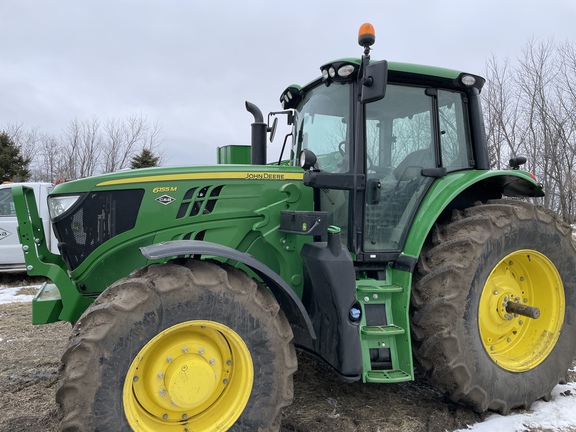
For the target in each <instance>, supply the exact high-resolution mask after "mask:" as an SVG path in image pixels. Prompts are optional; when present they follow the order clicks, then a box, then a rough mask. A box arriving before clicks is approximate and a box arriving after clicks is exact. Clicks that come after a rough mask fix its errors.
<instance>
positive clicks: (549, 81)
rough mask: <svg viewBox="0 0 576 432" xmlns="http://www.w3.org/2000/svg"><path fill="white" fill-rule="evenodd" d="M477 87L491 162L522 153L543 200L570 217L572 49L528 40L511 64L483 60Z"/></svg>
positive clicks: (574, 104) (573, 203)
mask: <svg viewBox="0 0 576 432" xmlns="http://www.w3.org/2000/svg"><path fill="white" fill-rule="evenodd" d="M487 77H488V85H487V86H486V90H485V91H484V92H483V101H484V105H485V115H486V126H487V137H488V141H489V145H490V153H491V156H492V157H493V163H494V166H495V167H497V168H503V167H504V165H505V161H506V160H507V159H508V158H509V157H511V156H516V155H524V156H527V157H528V161H529V162H528V165H527V169H528V170H529V171H531V172H534V173H535V174H536V176H537V177H538V179H539V181H541V182H542V184H543V185H544V188H545V190H546V193H547V194H546V197H544V200H543V204H544V205H545V206H546V207H549V208H552V209H553V210H555V211H557V212H558V213H559V214H560V215H561V216H562V217H563V218H564V219H565V220H566V221H568V222H573V221H574V219H575V218H576V209H575V207H576V179H575V178H574V177H575V173H574V168H575V166H576V142H575V138H576V114H575V109H576V87H575V85H574V82H575V79H576V50H575V48H574V45H573V44H571V43H569V42H567V43H565V44H563V45H558V44H556V43H554V42H553V41H552V40H549V41H545V42H538V41H536V40H534V39H531V40H529V41H528V42H527V43H526V45H525V46H524V48H523V49H522V53H521V57H520V58H519V60H518V62H517V64H515V65H514V66H510V64H509V63H508V61H506V62H505V63H504V65H503V66H502V65H500V64H499V63H498V61H497V60H496V59H495V58H494V57H493V58H492V59H490V60H489V61H488V65H487Z"/></svg>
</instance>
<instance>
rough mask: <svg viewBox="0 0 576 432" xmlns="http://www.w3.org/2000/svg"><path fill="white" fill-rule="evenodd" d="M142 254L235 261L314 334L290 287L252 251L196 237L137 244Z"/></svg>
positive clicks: (293, 320)
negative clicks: (139, 245) (251, 272)
mask: <svg viewBox="0 0 576 432" xmlns="http://www.w3.org/2000/svg"><path fill="white" fill-rule="evenodd" d="M140 251H141V252H142V255H144V256H145V257H146V258H147V259H149V260H159V259H163V258H168V257H173V256H181V255H198V256H201V255H210V256H214V257H219V258H226V259H230V260H234V261H238V262H240V263H242V264H244V265H245V266H246V267H248V268H250V269H251V270H252V271H253V272H254V273H256V274H257V275H258V277H260V279H262V281H263V282H264V283H265V284H266V285H267V286H268V288H269V289H270V291H272V294H273V295H274V297H275V298H276V300H277V301H278V304H279V305H280V307H281V308H282V310H283V311H284V313H285V314H286V317H287V318H288V321H289V322H290V323H291V324H295V325H297V326H299V327H302V328H304V329H307V330H308V332H309V333H310V337H311V338H312V339H316V334H315V332H314V328H313V326H312V322H311V320H310V317H309V316H308V312H306V309H305V308H304V305H303V304H302V302H301V301H300V299H299V298H298V296H297V295H296V293H295V292H294V290H292V288H291V287H290V286H289V285H288V284H287V283H286V282H285V281H284V280H283V279H282V278H281V277H280V276H279V275H278V274H276V272H274V271H273V270H272V269H271V268H270V267H268V266H266V265H265V264H263V263H261V262H260V261H258V260H257V259H255V258H254V257H253V256H252V255H249V254H247V253H244V252H239V251H237V250H235V249H232V248H229V247H228V246H223V245H220V244H217V243H210V242H205V241H198V240H174V241H169V242H163V243H157V244H154V245H150V246H145V247H142V248H140Z"/></svg>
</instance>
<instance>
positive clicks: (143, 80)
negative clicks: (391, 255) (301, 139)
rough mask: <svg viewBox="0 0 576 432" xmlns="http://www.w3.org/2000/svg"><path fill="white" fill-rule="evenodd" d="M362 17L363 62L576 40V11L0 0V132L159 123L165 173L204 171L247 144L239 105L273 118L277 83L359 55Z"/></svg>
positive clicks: (530, 2) (478, 57)
mask: <svg viewBox="0 0 576 432" xmlns="http://www.w3.org/2000/svg"><path fill="white" fill-rule="evenodd" d="M364 22H371V23H372V24H373V25H374V27H375V29H376V44H375V45H374V47H373V51H372V58H373V59H387V60H391V61H405V62H411V63H423V64H430V65H435V66H443V67H449V68H453V69H458V70H463V71H467V72H471V73H477V74H480V75H481V74H483V72H484V69H485V63H486V59H487V58H488V57H490V56H491V55H492V54H494V55H495V56H497V58H499V59H502V60H503V59H505V58H510V59H512V60H513V59H515V58H517V57H518V56H519V55H520V53H521V49H522V47H523V46H524V45H525V44H526V43H527V41H528V40H529V39H530V38H536V39H538V40H548V39H550V38H553V39H554V40H555V41H557V42H563V41H565V40H570V41H572V42H574V41H576V30H575V24H574V23H576V2H574V0H549V1H548V2H546V3H544V2H542V1H538V2H537V1H534V0H525V1H519V0H509V1H502V0H500V1H494V0H484V1H481V2H472V1H462V0H460V1H456V0H428V1H424V0H413V1H386V0H362V1H360V2H350V1H340V0H333V1H322V2H315V1H313V0H308V1H300V0H295V1H282V2H279V1H278V2H276V1H255V0H252V1H238V0H234V1H232V0H220V1H197V0H187V1H185V0H163V1H161V0H157V1H145V0H98V1H79V0H58V1H56V0H54V1H46V0H2V2H1V3H0V101H1V103H0V128H1V127H3V126H5V125H6V124H8V123H22V124H23V125H24V126H25V127H26V128H31V127H34V126H38V127H39V128H40V129H41V130H42V131H45V132H49V133H52V134H59V133H60V132H61V130H62V129H63V128H64V127H66V125H67V124H68V122H69V121H70V120H72V119H74V118H77V119H79V120H86V119H90V118H92V117H94V116H96V117H98V118H99V119H101V120H106V119H108V118H124V117H125V116H130V115H142V116H145V117H146V118H147V119H148V120H149V122H151V123H153V122H155V121H159V122H160V123H162V125H163V136H164V138H165V142H164V146H165V152H166V164H167V165H196V164H213V163H215V162H216V147H218V146H222V145H226V144H248V143H249V140H250V123H251V122H252V116H251V115H250V114H249V113H248V112H246V111H245V109H244V101H245V100H249V101H251V102H253V103H255V104H257V105H258V106H259V107H260V108H261V109H262V111H263V112H264V114H265V115H266V114H267V113H268V112H269V111H278V110H280V109H281V107H280V105H279V102H278V98H279V96H280V93H281V92H282V91H283V90H284V89H285V88H286V86H288V85H289V84H293V83H296V84H305V83H307V82H309V81H311V80H312V79H314V78H316V76H318V74H319V66H320V65H322V64H324V63H326V62H328V61H330V60H334V59H336V58H341V57H358V56H360V55H361V51H362V50H361V48H360V47H359V46H358V45H357V34H358V27H359V26H360V25H361V24H362V23H364ZM279 142H281V137H277V138H276V143H275V145H274V146H273V147H272V148H271V149H270V155H269V158H270V159H275V158H276V154H277V152H278V148H279V147H280V143H279Z"/></svg>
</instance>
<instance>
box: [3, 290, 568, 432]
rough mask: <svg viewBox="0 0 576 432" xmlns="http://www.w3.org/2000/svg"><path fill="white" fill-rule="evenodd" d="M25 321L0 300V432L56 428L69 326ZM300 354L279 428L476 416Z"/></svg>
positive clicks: (24, 310)
mask: <svg viewBox="0 0 576 432" xmlns="http://www.w3.org/2000/svg"><path fill="white" fill-rule="evenodd" d="M25 293H26V294H30V293H29V292H25ZM30 322H31V304H30V303H10V304H6V305H0V407H2V415H1V416H0V432H15V431H56V430H58V423H59V420H58V407H57V405H56V403H55V402H54V394H55V392H56V388H57V375H58V368H59V362H60V356H61V354H62V352H63V351H64V347H65V345H66V343H67V339H68V335H69V332H70V330H71V326H70V324H68V323H54V324H49V325H43V326H32V325H31V324H30ZM299 360H300V362H299V370H298V372H297V373H296V375H295V377H294V389H295V396H294V402H293V404H292V405H291V406H290V407H289V408H287V409H286V410H285V412H284V415H283V422H282V432H289V431H290V432H293V431H297V432H316V431H319V432H328V431H330V432H333V431H340V432H352V431H354V432H360V431H361V432H385V431H391V432H392V431H394V432H396V431H398V432H400V431H439V432H440V431H453V430H455V429H459V428H466V425H469V424H473V423H476V422H478V421H482V419H481V417H480V416H479V415H478V414H475V413H474V412H472V411H471V410H469V409H466V408H463V407H461V406H459V405H456V404H454V403H452V402H450V401H448V400H446V399H445V398H443V397H442V395H441V394H439V393H438V392H436V391H435V390H434V389H433V388H432V387H430V386H429V385H427V384H426V382H425V381H424V380H423V379H422V378H419V377H417V379H416V381H414V382H409V383H403V384H393V385H377V384H361V383H354V384H346V383H343V382H341V381H339V380H338V379H337V378H336V377H334V376H332V375H331V374H329V373H327V372H326V371H325V370H324V369H323V368H322V367H321V366H319V365H317V364H316V363H315V362H314V361H312V360H310V359H308V358H306V357H304V356H299ZM574 378H575V377H572V380H574Z"/></svg>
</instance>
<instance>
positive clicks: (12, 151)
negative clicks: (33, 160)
mask: <svg viewBox="0 0 576 432" xmlns="http://www.w3.org/2000/svg"><path fill="white" fill-rule="evenodd" d="M29 165H30V159H25V158H24V157H23V156H22V153H21V149H20V147H18V145H16V143H14V140H13V139H12V138H11V137H10V136H9V135H8V134H7V133H6V132H5V131H1V132H0V182H4V181H12V182H22V181H26V180H28V178H29V177H30V170H29V169H28V166H29Z"/></svg>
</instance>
